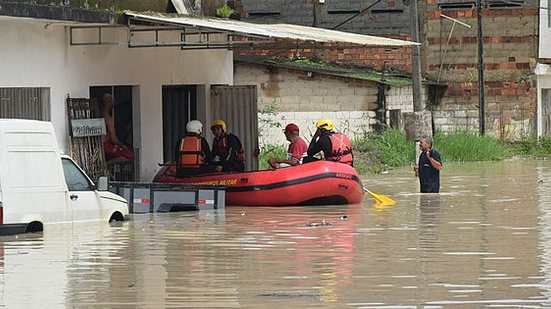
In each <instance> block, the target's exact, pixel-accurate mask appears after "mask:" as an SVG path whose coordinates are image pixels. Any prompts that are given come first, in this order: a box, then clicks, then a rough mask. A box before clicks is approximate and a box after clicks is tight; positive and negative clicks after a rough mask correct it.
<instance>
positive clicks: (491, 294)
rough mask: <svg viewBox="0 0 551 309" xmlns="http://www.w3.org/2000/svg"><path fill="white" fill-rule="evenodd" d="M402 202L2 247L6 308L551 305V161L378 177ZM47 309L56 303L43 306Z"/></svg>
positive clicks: (4, 242)
mask: <svg viewBox="0 0 551 309" xmlns="http://www.w3.org/2000/svg"><path fill="white" fill-rule="evenodd" d="M365 181H366V183H368V184H369V186H370V188H374V189H375V188H376V189H377V192H378V193H381V194H385V195H390V196H391V197H392V198H394V199H395V200H396V201H397V204H395V205H392V206H390V207H385V208H381V207H378V205H375V204H374V203H373V200H372V199H370V198H366V199H364V203H363V204H361V205H347V206H325V207H288V208H275V207H274V208H269V207H262V208H239V207H233V208H227V209H226V210H225V212H224V211H221V212H220V211H206V212H190V213H174V214H144V215H136V216H135V217H134V219H133V220H132V221H130V222H126V223H123V224H122V225H119V226H107V225H101V226H97V225H96V226H87V227H86V228H76V227H75V228H73V229H63V230H52V231H50V232H48V233H47V234H44V235H42V234H31V235H23V236H19V237H18V238H15V237H2V238H0V306H5V307H9V308H12V307H17V308H19V307H24V308H27V307H39V306H40V307H44V306H45V307H91V306H95V307H113V308H119V307H151V308H160V307H179V308H189V307H192V308H209V307H251V308H253V307H258V306H259V304H262V306H263V307H268V308H272V307H273V308H276V307H281V306H288V307H292V308H305V307H327V308H335V307H337V308H340V307H357V308H381V307H393V308H395V307H407V308H413V307H428V308H441V307H448V306H451V305H454V306H457V305H460V306H461V307H467V308H471V307H535V308H546V307H549V305H550V301H549V299H550V298H551V289H550V287H551V274H550V273H551V271H550V269H551V266H550V265H551V258H550V257H551V254H550V253H549V252H551V249H549V248H551V242H550V239H551V231H550V230H549V226H551V214H550V213H551V212H550V209H551V188H550V187H549V186H551V163H550V162H545V161H539V162H532V161H527V162H524V161H523V162H500V163H488V164H479V163H476V164H461V165H451V164H448V165H447V166H446V170H445V172H443V173H442V190H441V191H442V193H440V194H419V193H418V187H417V186H418V183H417V182H416V181H415V178H414V176H413V175H411V172H410V171H409V169H408V170H407V171H406V170H403V171H401V170H398V171H393V172H392V173H391V174H390V175H386V176H382V177H372V178H370V179H366V180H365ZM42 304H45V305H42Z"/></svg>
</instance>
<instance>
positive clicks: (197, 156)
mask: <svg viewBox="0 0 551 309" xmlns="http://www.w3.org/2000/svg"><path fill="white" fill-rule="evenodd" d="M201 133H203V124H202V123H201V122H200V121H199V120H190V121H189V122H188V123H187V124H186V134H185V135H184V136H183V137H182V138H181V139H180V141H179V142H178V144H177V145H176V166H177V174H176V175H177V176H178V177H187V176H193V175H198V174H204V173H208V172H212V171H213V166H212V153H211V151H210V147H209V143H208V142H207V140H206V139H205V138H203V137H201Z"/></svg>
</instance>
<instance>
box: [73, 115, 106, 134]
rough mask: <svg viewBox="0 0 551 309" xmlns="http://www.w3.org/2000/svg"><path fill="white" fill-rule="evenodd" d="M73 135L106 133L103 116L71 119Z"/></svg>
mask: <svg viewBox="0 0 551 309" xmlns="http://www.w3.org/2000/svg"><path fill="white" fill-rule="evenodd" d="M71 129H72V130H71V136H72V137H85V136H99V135H106V134H107V130H106V128H105V121H104V119H103V118H91V119H71Z"/></svg>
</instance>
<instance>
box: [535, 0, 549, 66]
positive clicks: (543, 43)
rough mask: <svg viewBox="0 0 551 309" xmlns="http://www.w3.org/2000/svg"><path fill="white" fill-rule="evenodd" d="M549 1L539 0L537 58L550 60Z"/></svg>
mask: <svg viewBox="0 0 551 309" xmlns="http://www.w3.org/2000/svg"><path fill="white" fill-rule="evenodd" d="M550 2H551V1H549V0H540V18H539V21H540V25H539V30H540V31H539V44H538V45H539V53H538V54H539V58H544V59H551V10H550V9H549V4H550Z"/></svg>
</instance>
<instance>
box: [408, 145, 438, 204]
mask: <svg viewBox="0 0 551 309" xmlns="http://www.w3.org/2000/svg"><path fill="white" fill-rule="evenodd" d="M419 149H420V150H421V155H420V156H419V162H418V164H417V165H416V166H415V167H414V170H415V173H416V174H418V175H419V184H420V185H421V193H438V192H439V191H440V170H441V169H442V158H441V157H440V153H438V151H436V150H434V149H432V137H430V136H429V135H423V136H422V137H421V139H420V140H419Z"/></svg>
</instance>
